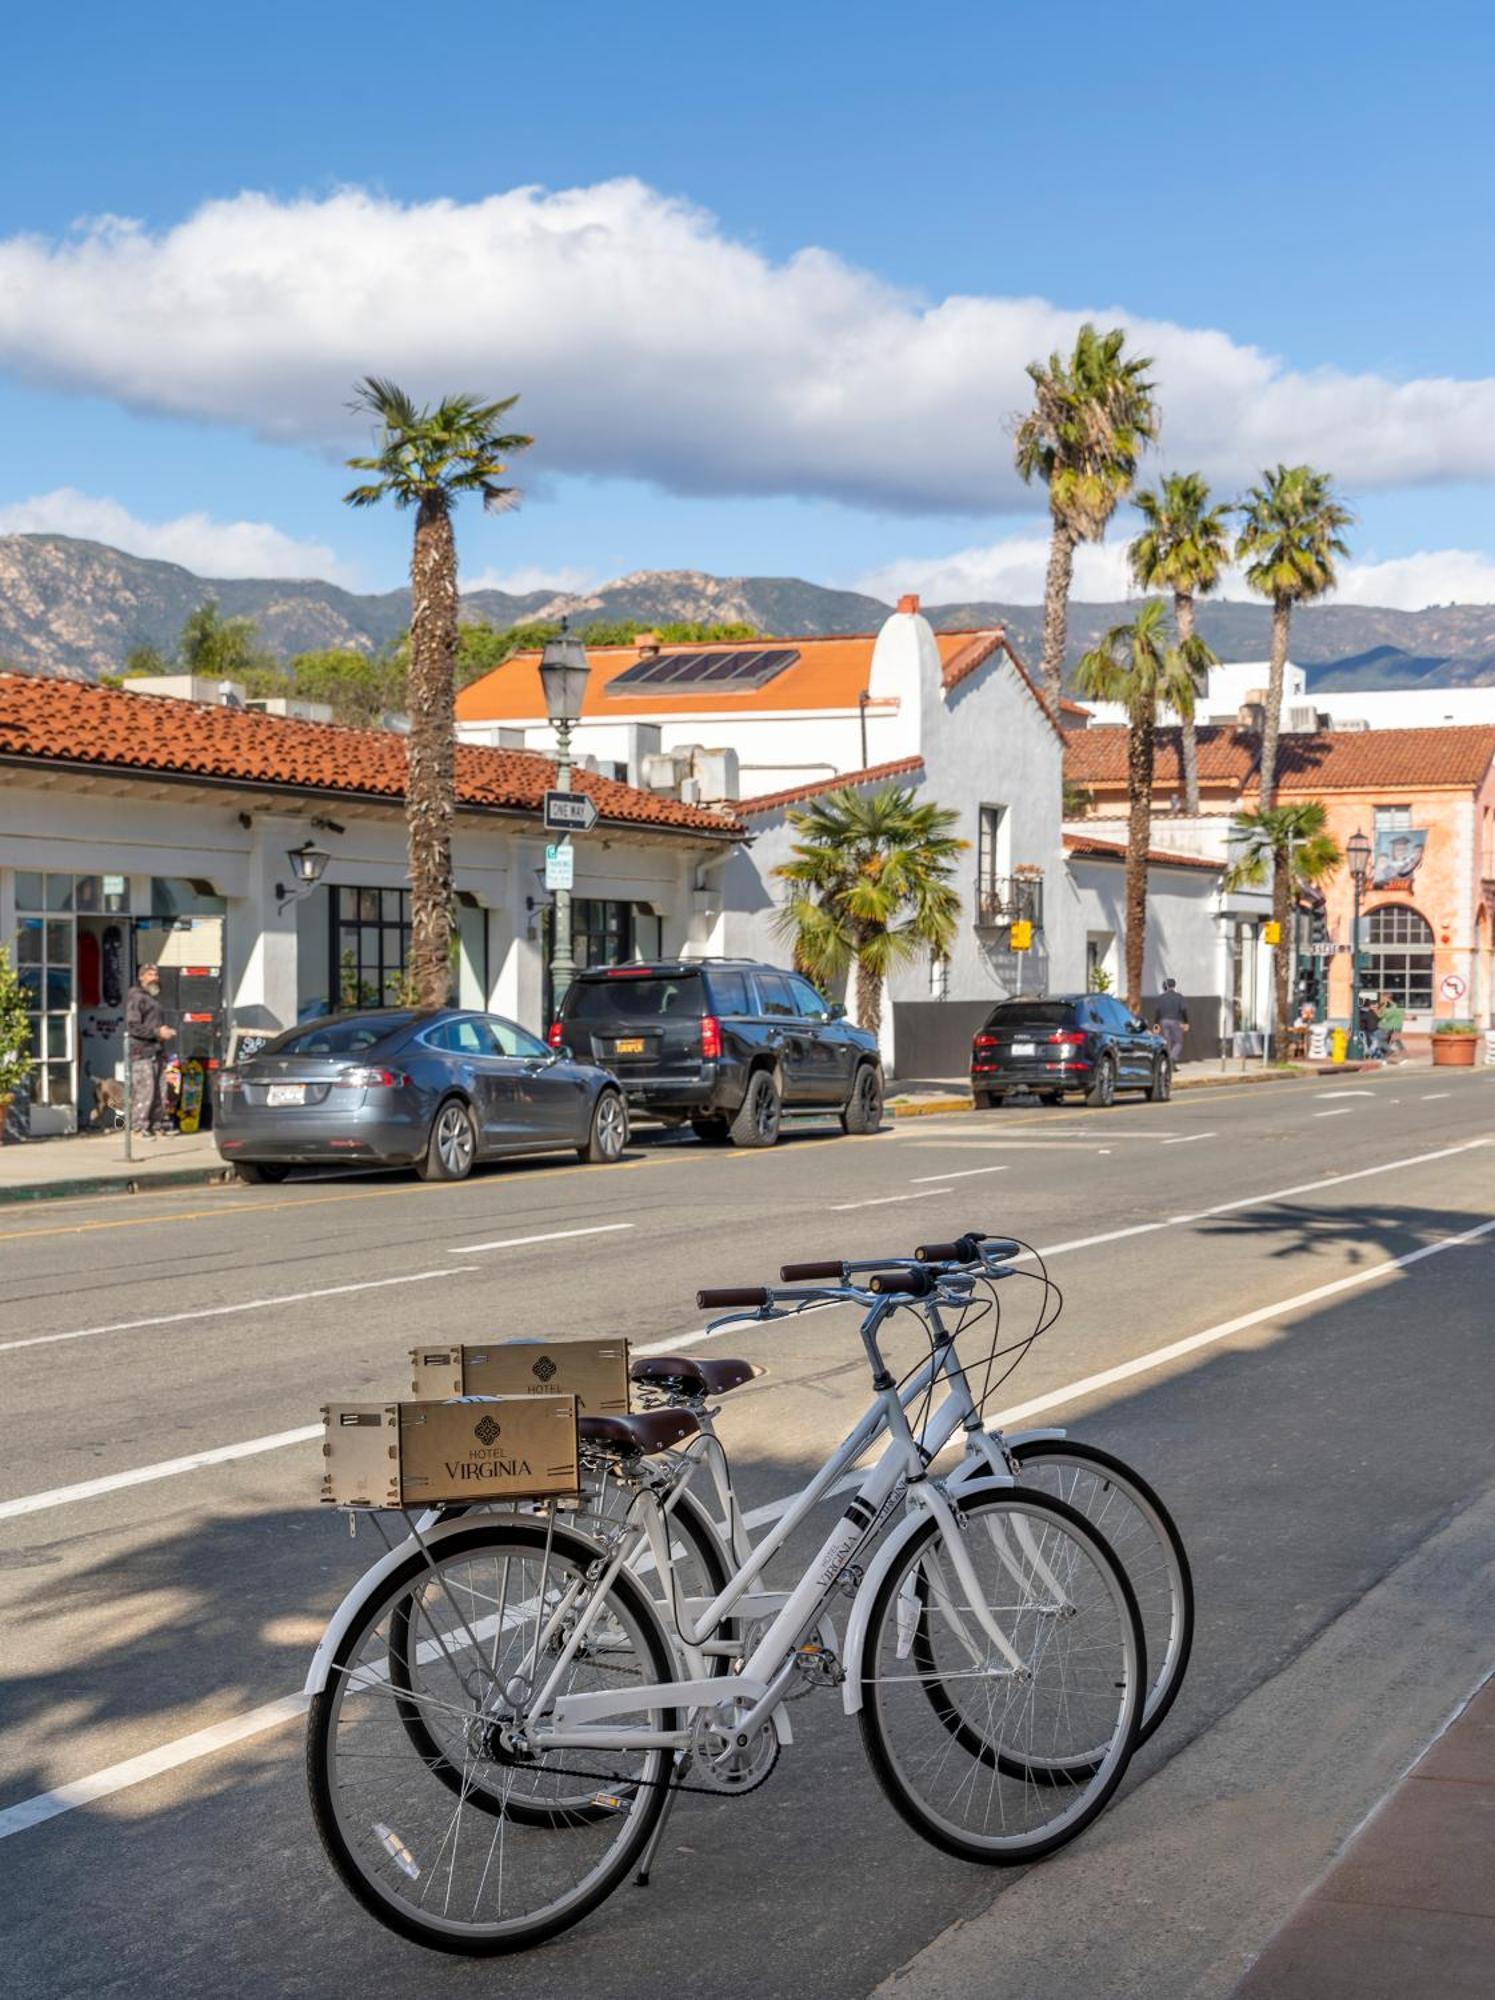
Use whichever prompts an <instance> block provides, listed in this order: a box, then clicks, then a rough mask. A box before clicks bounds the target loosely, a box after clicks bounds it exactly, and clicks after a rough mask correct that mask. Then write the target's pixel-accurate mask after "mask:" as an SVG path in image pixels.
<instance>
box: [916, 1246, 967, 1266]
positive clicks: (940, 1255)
mask: <svg viewBox="0 0 1495 2000" xmlns="http://www.w3.org/2000/svg"><path fill="white" fill-rule="evenodd" d="M914 1255H915V1257H917V1258H918V1260H919V1262H920V1263H921V1264H964V1263H967V1262H968V1261H969V1254H968V1252H967V1250H966V1247H965V1245H964V1243H920V1244H919V1245H918V1246H917V1247H916V1249H915V1251H914Z"/></svg>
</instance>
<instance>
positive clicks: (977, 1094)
mask: <svg viewBox="0 0 1495 2000" xmlns="http://www.w3.org/2000/svg"><path fill="white" fill-rule="evenodd" d="M971 1101H972V1103H973V1104H974V1105H975V1107H976V1109H977V1110H978V1111H996V1110H998V1109H999V1108H1000V1106H1001V1102H1002V1100H1001V1098H1000V1096H998V1094H997V1092H996V1091H994V1090H973V1091H972V1092H971Z"/></svg>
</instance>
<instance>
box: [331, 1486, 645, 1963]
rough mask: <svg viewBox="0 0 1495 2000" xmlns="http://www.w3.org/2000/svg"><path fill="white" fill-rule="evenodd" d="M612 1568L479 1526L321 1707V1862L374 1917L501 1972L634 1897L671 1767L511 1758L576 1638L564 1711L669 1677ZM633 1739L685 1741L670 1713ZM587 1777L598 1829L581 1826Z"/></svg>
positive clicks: (622, 1751) (369, 1635) (592, 1822)
mask: <svg viewBox="0 0 1495 2000" xmlns="http://www.w3.org/2000/svg"><path fill="white" fill-rule="evenodd" d="M596 1553H597V1552H596V1549H595V1547H594V1546H593V1545H592V1544H590V1543H589V1542H586V1541H584V1540H582V1539H581V1538H580V1537H576V1536H572V1535H570V1534H568V1533H567V1532H566V1531H565V1530H564V1529H563V1528H559V1527H552V1528H550V1529H548V1530H547V1527H546V1525H545V1524H543V1523H540V1522H528V1521H522V1520H519V1519H517V1518H515V1517H513V1516H508V1517H505V1516H500V1515H491V1516H488V1517H486V1518H484V1519H482V1520H478V1521H475V1522H474V1524H473V1526H472V1527H471V1528H468V1529H463V1530H460V1531H459V1532H457V1533H455V1534H452V1535H449V1536H447V1537H445V1538H444V1539H442V1540H441V1541H439V1542H437V1543H436V1544H435V1545H434V1546H433V1547H432V1549H431V1551H430V1559H429V1561H428V1560H427V1557H426V1556H425V1555H424V1554H422V1553H420V1552H417V1553H415V1554H413V1555H412V1556H411V1557H410V1559H409V1560H408V1561H407V1562H405V1563H402V1564H401V1565H400V1566H399V1567H398V1568H397V1569H396V1570H394V1571H393V1572H392V1573H391V1574H390V1575H389V1576H388V1577H386V1578H385V1579H384V1580H383V1582H382V1583H381V1584H380V1585H379V1587H378V1588H377V1590H375V1591H374V1592H372V1593H371V1594H370V1596H369V1598H368V1599H367V1601H366V1602H365V1604H364V1605H363V1606H362V1607H361V1609H360V1611H359V1613H358V1615H357V1617H355V1619H354V1620H353V1622H352V1624H351V1626H350V1627H349V1629H348V1632H347V1633H346V1635H345V1636H344V1638H343V1641H342V1643H341V1645H340V1646H339V1647H338V1649H337V1652H336V1654H335V1656H334V1658H333V1662H332V1666H331V1670H330V1673H329V1676H328V1682H327V1686H326V1687H325V1689H323V1691H322V1692H321V1693H320V1694H318V1695H316V1696H315V1697H314V1699H313V1701H312V1706H311V1715H310V1723H309V1729H308V1735H307V1776H308V1780H309V1784H310V1788H311V1797H312V1809H313V1813H314V1815H315V1818H316V1823H317V1830H318V1832H319V1833H320V1834H321V1837H322V1841H323V1844H324V1846H325V1847H326V1849H327V1852H328V1855H329V1857H330V1858H331V1860H332V1862H333V1865H334V1866H335V1867H336V1869H337V1871H338V1873H339V1874H340V1875H341V1876H342V1878H343V1881H344V1882H345V1884H346V1885H347V1887H348V1888H349V1889H350V1890H351V1891H352V1893H353V1894H354V1895H355V1896H356V1897H357V1898H358V1899H359V1901H360V1902H361V1903H363V1904H364V1905H365V1907H366V1908H368V1909H369V1910H371V1911H372V1912H373V1914H374V1915H375V1916H376V1917H378V1918H379V1920H380V1921H381V1922H382V1923H384V1924H387V1925H388V1926H389V1928H390V1929H391V1930H394V1931H397V1932H399V1933H400V1934H401V1935H402V1936H405V1937H408V1938H411V1939H413V1940H414V1941H415V1942H416V1943H418V1944H423V1945H428V1946H430V1947H432V1948H433V1949H435V1950H439V1951H451V1952H468V1953H473V1954H489V1953H494V1952H505V1951H515V1950H521V1949H523V1948H525V1947H526V1946H529V1945H533V1944H538V1943H540V1942H541V1941H542V1940H543V1939H545V1938H547V1937H551V1936H553V1935H554V1934H555V1933H556V1932H558V1931H561V1930H565V1929H566V1928H568V1927H569V1926H570V1925H571V1924H574V1923H577V1922H579V1921H580V1919H581V1918H582V1917H584V1916H585V1915H586V1914H587V1913H588V1912H589V1911H590V1910H592V1909H594V1908H595V1907H596V1905H597V1904H598V1903H600V1902H601V1901H602V1900H603V1898H604V1897H606V1896H607V1895H609V1894H610V1893H611V1891H612V1890H613V1889H614V1888H616V1887H617V1885H618V1884H619V1883H620V1882H621V1881H622V1880H623V1878H624V1877H625V1876H626V1874H627V1873H628V1871H629V1869H630V1868H631V1867H632V1866H633V1864H634V1863H635V1862H636V1861H637V1859H638V1858H639V1856H640V1855H641V1854H642V1853H643V1850H644V1848H645V1846H646V1844H647V1842H648V1839H649V1836H650V1834H651V1833H652V1832H653V1830H654V1826H655V1823H656V1822H657V1820H658V1818H659V1815H660V1813H661V1812H662V1811H663V1809H664V1804H665V1785H666V1783H667V1781H668V1777H669V1764H670V1753H669V1752H668V1751H667V1750H663V1749H657V1748H656V1749H649V1748H644V1747H632V1748H623V1747H619V1748H615V1749H604V1750H596V1749H587V1750H576V1751H571V1752H566V1753H552V1754H551V1755H549V1756H546V1755H544V1754H541V1755H538V1756H537V1755H533V1754H530V1755H524V1754H521V1753H518V1752H516V1751H514V1750H513V1749H511V1748H508V1747H506V1738H505V1726H506V1724H507V1723H509V1722H511V1721H512V1720H513V1719H514V1717H515V1713H516V1709H515V1704H519V1705H520V1706H522V1705H523V1704H524V1702H525V1701H526V1700H527V1698H528V1690H529V1688H530V1686H531V1685H532V1684H534V1683H537V1682H539V1681H541V1680H543V1679H545V1678H547V1677H548V1676H549V1674H550V1673H551V1671H552V1670H553V1667H554V1664H555V1661H556V1658H557V1656H558V1655H559V1654H560V1653H561V1651H562V1650H563V1648H564V1646H565V1644H566V1641H567V1639H568V1637H569V1635H570V1633H571V1631H572V1629H573V1628H574V1625H575V1623H576V1622H577V1621H578V1620H581V1621H583V1622H584V1634H583V1638H582V1641H581V1644H580V1645H579V1646H578V1648H577V1650H576V1652H575V1655H574V1657H573V1658H572V1660H571V1662H570V1665H569V1666H568V1668H567V1671H566V1675H565V1678H564V1684H563V1686H562V1687H561V1689H560V1692H561V1693H564V1694H576V1693H582V1692H586V1691H589V1690H600V1689H604V1688H607V1689H611V1688H615V1687H617V1686H619V1685H621V1684H625V1683H632V1684H637V1685H640V1686H644V1687H647V1686H649V1685H651V1684H655V1683H658V1682H661V1681H668V1680H669V1679H670V1678H671V1676H672V1672H673V1666H672V1658H671V1653H670V1647H669V1644H668V1642H667V1640H666V1638H665V1635H664V1632H663V1630H662V1629H661V1626H660V1623H659V1619H658V1616H657V1614H656V1613H655V1611H654V1608H653V1606H652V1604H651V1603H650V1601H649V1599H648V1597H647V1596H646V1595H645V1593H644V1592H643V1591H642V1590H641V1589H640V1587H639V1585H638V1584H637V1583H636V1582H635V1581H634V1580H633V1579H632V1578H631V1577H630V1576H628V1575H627V1574H626V1573H623V1574H620V1575H619V1576H617V1577H616V1578H615V1579H614V1581H613V1583H612V1584H611V1585H610V1586H609V1588H608V1590H607V1591H606V1593H605V1595H604V1596H602V1597H601V1598H599V1597H598V1594H597V1592H596V1590H595V1587H594V1586H591V1585H589V1584H588V1583H587V1582H586V1575H587V1570H588V1568H589V1567H590V1566H591V1565H592V1564H593V1562H594V1561H595V1558H596ZM412 1723H418V1727H412ZM622 1726H632V1727H643V1728H647V1729H650V1730H656V1731H668V1730H673V1729H675V1728H678V1727H679V1722H678V1718H677V1715H676V1712H675V1711H674V1710H655V1711H652V1712H649V1713H648V1714H647V1715H646V1716H645V1717H630V1718H629V1719H628V1722H627V1724H626V1725H620V1727H622ZM578 1769H580V1770H583V1771H585V1772H586V1773H587V1779H586V1787H587V1788H586V1803H587V1807H588V1810H587V1811H585V1812H576V1813H571V1812H568V1811H567V1806H568V1803H569V1802H570V1801H571V1800H573V1799H574V1798H575V1797H576V1793H577V1771H578ZM454 1772H455V1773H457V1774H459V1775H458V1778H457V1783H456V1785H455V1786H454V1785H453V1783H452V1776H453V1773H454Z"/></svg>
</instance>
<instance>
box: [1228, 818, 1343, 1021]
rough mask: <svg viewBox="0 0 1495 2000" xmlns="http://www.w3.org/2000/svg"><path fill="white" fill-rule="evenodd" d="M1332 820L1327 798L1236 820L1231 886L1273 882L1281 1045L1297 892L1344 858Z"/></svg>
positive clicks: (1275, 992) (1275, 996)
mask: <svg viewBox="0 0 1495 2000" xmlns="http://www.w3.org/2000/svg"><path fill="white" fill-rule="evenodd" d="M1328 820H1329V815H1328V813H1327V812H1326V810H1325V808H1324V806H1323V804H1322V803H1321V801H1319V800H1318V799H1300V800H1298V801H1297V802H1296V803H1295V804H1293V805H1288V806H1262V807H1261V808H1260V809H1259V810H1257V811H1255V812H1238V813H1237V814H1236V815H1235V817H1234V818H1233V819H1232V821H1231V823H1230V824H1231V832H1232V834H1233V835H1234V836H1235V840H1236V844H1237V852H1236V858H1235V860H1234V862H1233V863H1232V864H1231V866H1230V868H1229V869H1228V870H1227V871H1226V874H1225V887H1226V888H1227V889H1259V888H1260V887H1261V885H1262V884H1263V882H1265V881H1266V880H1267V879H1268V877H1270V879H1271V883H1272V921H1273V922H1274V923H1275V924H1277V925H1278V926H1279V929H1278V932H1277V938H1278V943H1277V957H1276V961H1275V963H1274V964H1273V967H1272V988H1273V993H1272V1002H1273V1006H1272V1011H1273V1014H1274V1016H1275V1021H1274V1027H1273V1033H1274V1035H1275V1037H1276V1045H1277V1047H1278V1048H1279V1049H1280V1048H1282V1047H1283V1046H1284V1042H1283V1038H1284V1036H1285V1035H1286V1033H1287V972H1288V961H1289V959H1290V958H1291V956H1292V947H1291V944H1290V942H1289V940H1290V939H1291V937H1292V912H1293V904H1294V902H1295V900H1296V892H1297V891H1298V890H1299V889H1306V888H1315V887H1317V885H1318V884H1319V883H1320V882H1323V881H1325V880H1327V878H1328V877H1329V876H1330V875H1332V874H1333V873H1334V871H1335V869H1336V868H1337V867H1338V866H1339V864H1340V862H1341V860H1342V859H1343V856H1342V855H1341V854H1340V851H1339V848H1338V845H1337V844H1336V842H1335V840H1334V837H1333V835H1332V834H1330V833H1329V832H1327V831H1326V829H1327V826H1328Z"/></svg>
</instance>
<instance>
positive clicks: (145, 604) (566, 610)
mask: <svg viewBox="0 0 1495 2000" xmlns="http://www.w3.org/2000/svg"><path fill="white" fill-rule="evenodd" d="M209 598H216V599H217V601H218V604H219V607H220V609H221V610H222V612H223V613H224V615H225V617H241V616H242V617H248V618H252V619H253V620H254V621H255V623H256V625H257V626H258V627H259V631H260V636H261V638H262V640H263V642H264V644H265V645H266V647H267V648H268V649H269V650H270V651H272V652H274V653H277V654H280V655H282V656H283V657H289V656H290V655H291V654H293V653H299V652H309V651H313V650H317V649H321V648H324V647H329V648H330V647H336V648H350V649H354V650H357V651H361V652H369V651H377V650H378V649H379V648H380V647H382V646H384V645H387V644H388V643H389V641H390V640H392V639H394V638H395V637H397V635H398V634H399V633H400V632H401V631H402V630H403V628H404V626H405V625H406V623H407V621H408V619H409V615H410V595H409V592H408V591H405V590H389V591H382V592H379V593H376V594H367V595H361V594H359V593H357V592H355V591H349V590H343V589H340V588H339V587H338V586H337V585H336V584H331V583H321V582H318V581H316V580H315V579H308V580H306V581H281V580H278V579H274V580H260V579H252V578H242V577H220V578H214V577H201V576H196V575H194V574H193V572H192V571H191V570H187V569H183V568H181V567H180V566H179V565H177V564H175V563H166V562H155V561H151V560H149V559H148V558H146V557H143V556H133V555H126V554H125V553H123V552H122V551H121V550H119V549H112V548H108V547H106V546H104V544H102V543H100V542H87V541H79V540H76V539H74V538H73V537H71V536H67V535H0V664H3V665H7V666H11V667H15V668H18V669H19V670H20V671H21V672H23V673H41V674H61V675H66V676H68V677H69V678H71V679H75V680H93V679H96V678H97V677H98V676H99V675H100V674H106V673H117V672H118V671H119V669H120V668H121V667H122V666H123V665H124V662H125V657H126V655H127V654H128V653H129V652H130V650H131V649H132V648H133V647H135V646H142V645H148V646H154V647H157V648H159V649H160V650H161V651H163V652H165V653H168V654H170V652H171V651H172V649H173V648H174V646H175V644H176V640H177V635H178V634H179V633H180V631H181V628H182V622H183V620H184V619H185V618H186V616H187V614H188V613H189V612H190V611H192V610H194V609H195V608H196V607H197V606H198V605H200V604H202V603H203V602H204V601H205V600H207V599H209ZM891 608H892V607H891V606H890V605H888V604H885V603H883V602H882V600H881V599H879V598H876V597H868V596H865V595H863V594H861V593H859V592H857V591H850V590H832V589H828V588H826V587H825V586H824V585H821V584H816V583H808V582H805V581H803V580H802V579H800V578H798V577H772V576H735V577H720V576H707V575H704V574H702V573H701V572H699V571H696V570H639V571H636V572H634V574H632V575H630V576H624V577H619V578H618V579H617V580H616V581H615V582H612V583H608V584H603V585H600V586H599V587H598V588H597V589H595V590H592V591H587V592H580V593H576V592H570V593H568V592H561V593H557V592H553V591H546V590H532V591H526V592H523V593H519V594H513V593H510V592H507V591H502V590H474V591H469V592H467V593H465V594H464V597H463V614H464V616H465V617H468V618H471V619H475V620H482V621H485V622H487V623H488V624H491V625H495V626H500V627H503V626H509V625H514V624H519V623H530V622H541V621H550V620H559V619H560V618H562V617H569V618H570V620H571V621H572V623H573V625H575V626H577V627H578V628H579V629H581V630H583V631H584V630H585V628H586V626H587V625H588V624H593V623H598V622H603V621H606V622H612V621H615V620H621V619H636V620H638V621H640V622H641V623H643V624H650V623H653V622H656V621H657V622H660V623H664V622H666V621H672V620H677V619H680V620H690V621H693V622H702V623H729V622H730V623H737V622H741V623H744V624H748V625H752V626H754V627H755V628H756V629H757V630H758V631H760V632H763V633H765V634H771V635H773V636H775V637H778V636H796V635H797V636H803V637H807V638H808V637H814V636H823V635H830V634H835V633H840V632H866V631H875V630H876V628H877V627H878V625H880V624H881V622H882V620H883V619H884V618H885V617H886V616H887V615H888V612H889V611H890V610H891ZM924 610H925V613H926V615H927V616H928V618H929V619H930V621H931V623H932V624H934V625H935V626H936V627H937V628H938V629H941V630H947V631H950V630H960V629H962V628H968V627H973V626H986V625H1003V626H1005V627H1006V628H1007V633H1008V636H1009V638H1010V639H1011V640H1012V643H1013V645H1014V647H1015V648H1016V650H1017V652H1018V654H1019V655H1020V657H1022V658H1023V659H1024V660H1026V661H1029V662H1030V663H1031V662H1036V660H1037V657H1038V650H1039V634H1040V627H1041V622H1042V615H1043V614H1042V609H1041V607H1040V606H1038V605H1033V604H1001V603H991V602H980V603H969V604H931V605H926V606H925V607H924ZM1134 610H1135V605H1134V604H1130V603H1126V602H1120V603H1113V604H1087V603H1075V604H1072V605H1071V606H1070V614H1069V642H1070V656H1071V661H1073V660H1074V659H1077V658H1078V657H1079V655H1080V654H1081V653H1082V652H1083V651H1084V650H1085V649H1086V648H1087V647H1088V646H1091V645H1093V644H1094V643H1095V641H1096V640H1097V639H1098V638H1099V637H1100V635H1101V634H1102V633H1103V632H1104V631H1105V630H1106V629H1107V628H1108V627H1109V626H1111V625H1115V624H1119V623H1121V622H1123V621H1124V620H1125V619H1127V618H1129V617H1131V616H1132V615H1133V613H1134ZM1270 625H1271V612H1270V610H1269V608H1268V606H1266V605H1265V604H1243V603H1235V602H1225V603H1211V602H1208V601H1205V602H1202V603H1201V604H1200V607H1199V630H1200V634H1201V636H1202V637H1203V638H1204V639H1205V641H1206V642H1207V643H1208V644H1209V645H1210V646H1212V647H1213V648H1214V650H1215V652H1216V653H1217V654H1219V656H1220V657H1221V659H1226V660H1231V659H1235V660H1244V659H1265V658H1266V656H1267V651H1268V647H1269V643H1270ZM1292 656H1293V658H1294V660H1296V661H1297V662H1298V663H1299V664H1300V665H1301V666H1303V667H1305V668H1306V669H1307V671H1308V680H1309V686H1310V687H1311V688H1313V689H1317V690H1321V691H1323V692H1326V693H1327V692H1331V691H1339V690H1358V691H1361V692H1368V691H1370V690H1372V689H1376V688H1406V687H1419V686H1425V687H1487V686H1491V685H1495V605H1487V604H1450V605H1434V606H1429V607H1428V608H1427V609H1426V610H1422V611H1392V610H1386V609H1379V608H1377V607H1375V606H1370V605H1355V604H1324V605H1309V606H1307V607H1306V608H1304V609H1303V610H1301V611H1299V612H1298V613H1297V614H1296V615H1295V617H1294V619H1293V628H1292Z"/></svg>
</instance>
